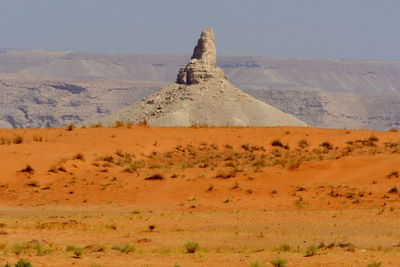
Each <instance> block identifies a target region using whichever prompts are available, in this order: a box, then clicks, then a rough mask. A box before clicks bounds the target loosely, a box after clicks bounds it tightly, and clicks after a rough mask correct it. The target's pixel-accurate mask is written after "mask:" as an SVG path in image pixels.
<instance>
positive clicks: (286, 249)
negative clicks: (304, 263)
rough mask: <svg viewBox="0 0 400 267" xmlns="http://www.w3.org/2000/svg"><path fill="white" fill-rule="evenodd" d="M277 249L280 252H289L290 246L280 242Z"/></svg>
mask: <svg viewBox="0 0 400 267" xmlns="http://www.w3.org/2000/svg"><path fill="white" fill-rule="evenodd" d="M278 251H280V252H289V251H290V246H289V245H288V244H282V245H280V246H279V248H278Z"/></svg>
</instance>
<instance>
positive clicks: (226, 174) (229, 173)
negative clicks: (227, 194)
mask: <svg viewBox="0 0 400 267" xmlns="http://www.w3.org/2000/svg"><path fill="white" fill-rule="evenodd" d="M236 172H237V171H235V169H232V170H226V169H223V170H219V171H218V173H217V175H216V177H217V178H223V179H228V178H232V177H235V176H236Z"/></svg>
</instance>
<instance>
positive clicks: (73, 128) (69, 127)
mask: <svg viewBox="0 0 400 267" xmlns="http://www.w3.org/2000/svg"><path fill="white" fill-rule="evenodd" d="M75 128H76V126H75V125H74V124H69V125H67V128H66V130H67V131H73V130H75Z"/></svg>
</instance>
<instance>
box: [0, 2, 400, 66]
mask: <svg viewBox="0 0 400 267" xmlns="http://www.w3.org/2000/svg"><path fill="white" fill-rule="evenodd" d="M207 27H212V28H214V30H215V33H216V40H217V49H218V53H219V54H220V55H251V56H263V57H272V58H338V59H357V60H370V59H384V60H400V0H202V1H200V0H0V48H16V49H50V50H77V51H88V52H95V53H96V52H101V53H103V52H106V53H131V54H191V53H192V51H193V47H194V45H195V43H196V41H197V38H198V36H199V34H200V32H201V30H202V29H203V28H207Z"/></svg>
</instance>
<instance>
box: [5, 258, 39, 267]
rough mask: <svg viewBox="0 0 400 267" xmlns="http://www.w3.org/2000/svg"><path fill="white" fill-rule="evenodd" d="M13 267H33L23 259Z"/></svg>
mask: <svg viewBox="0 0 400 267" xmlns="http://www.w3.org/2000/svg"><path fill="white" fill-rule="evenodd" d="M10 266H11V265H10ZM14 266H15V267H33V266H32V264H31V263H30V262H28V261H26V260H24V259H19V261H18V262H17V263H16V264H15V265H14Z"/></svg>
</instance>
